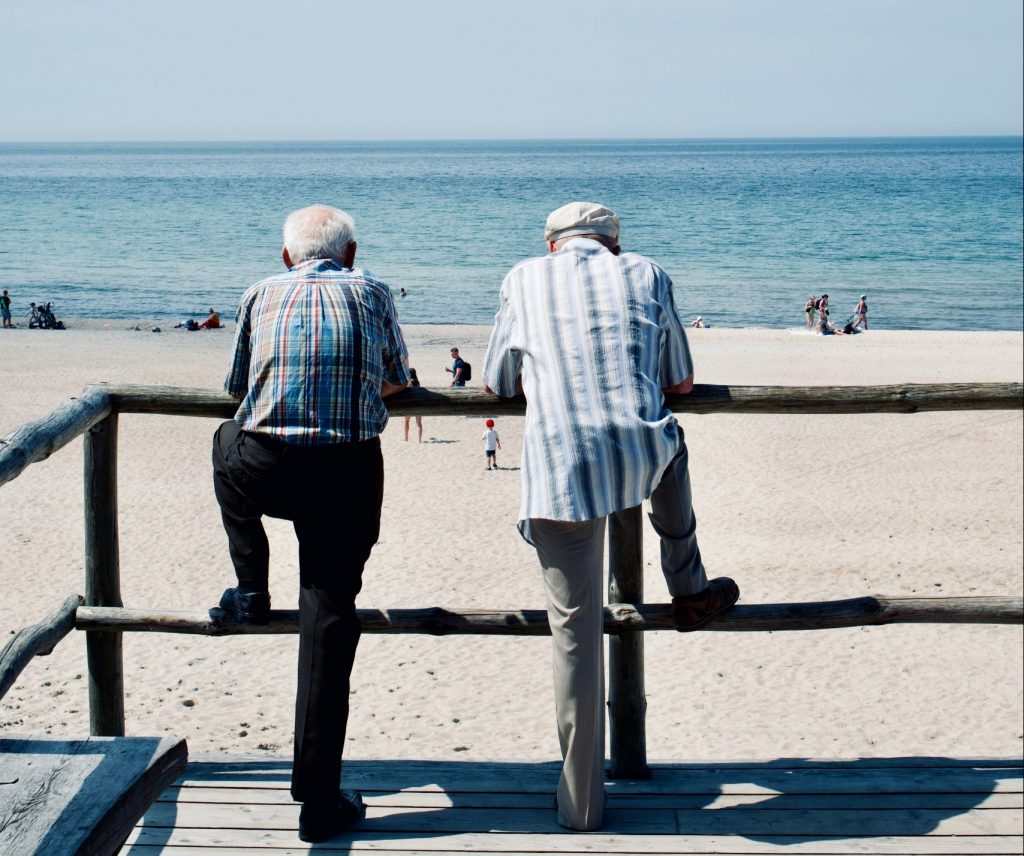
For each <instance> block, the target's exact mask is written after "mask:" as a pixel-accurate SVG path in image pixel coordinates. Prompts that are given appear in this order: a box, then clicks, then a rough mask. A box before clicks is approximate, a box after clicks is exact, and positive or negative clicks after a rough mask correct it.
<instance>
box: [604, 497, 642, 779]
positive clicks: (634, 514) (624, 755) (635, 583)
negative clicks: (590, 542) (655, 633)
mask: <svg viewBox="0 0 1024 856" xmlns="http://www.w3.org/2000/svg"><path fill="white" fill-rule="evenodd" d="M643 599H644V535H643V509H642V508H641V507H640V506H639V505H637V506H634V507H633V508H627V509H625V510H623V511H617V512H615V513H614V514H610V515H609V516H608V602H609V603H643ZM608 739H609V744H610V746H611V762H612V764H611V769H610V770H609V775H610V776H611V777H612V778H613V779H646V778H649V777H650V775H651V771H650V768H649V767H648V766H647V694H646V692H645V690H644V636H643V634H642V633H636V632H629V633H613V634H612V635H611V638H610V639H609V640H608Z"/></svg>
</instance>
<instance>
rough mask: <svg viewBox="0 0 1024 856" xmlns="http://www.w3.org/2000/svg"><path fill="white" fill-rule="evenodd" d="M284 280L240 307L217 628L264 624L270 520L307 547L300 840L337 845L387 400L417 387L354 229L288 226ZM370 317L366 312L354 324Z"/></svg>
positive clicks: (356, 798) (352, 811) (221, 482)
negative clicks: (229, 573)
mask: <svg viewBox="0 0 1024 856" xmlns="http://www.w3.org/2000/svg"><path fill="white" fill-rule="evenodd" d="M281 257H282V258H283V260H284V263H285V266H286V267H287V268H288V270H287V272H285V273H282V274H279V275H278V276H272V277H270V278H269V279H264V280H263V281H261V282H258V283H256V284H255V285H254V286H252V287H251V288H249V290H248V291H246V292H245V294H244V295H243V296H242V301H241V305H240V306H239V308H238V317H237V330H236V332H235V338H234V358H233V361H232V364H231V368H230V371H229V372H228V376H227V379H226V380H225V382H224V388H225V389H226V390H227V391H228V392H229V393H230V394H231V395H233V396H234V397H235V398H238V399H240V400H241V405H240V406H239V408H238V413H236V414H235V418H234V420H233V421H230V422H225V423H223V424H222V425H221V426H220V428H218V429H217V432H216V434H215V435H214V440H213V475H214V491H215V493H216V496H217V502H218V503H219V505H220V509H221V516H222V518H223V521H224V529H225V531H226V532H227V536H228V548H229V552H230V555H231V561H232V563H233V565H234V568H235V575H236V576H237V578H238V586H237V587H236V588H229V589H228V590H227V591H225V592H224V595H223V596H222V597H221V599H220V604H219V605H218V606H217V607H215V608H214V609H212V610H210V615H211V618H213V619H214V621H217V622H224V621H227V622H232V623H238V624H266V623H268V621H269V617H270V594H269V574H270V550H269V544H268V541H267V535H266V532H265V531H264V528H263V522H262V518H263V517H264V515H266V516H269V517H278V518H283V519H285V520H291V521H292V524H293V526H294V528H295V534H296V536H297V537H298V541H299V662H298V690H297V695H296V701H295V757H294V763H293V766H292V781H291V794H292V798H293V799H295V800H298V801H299V802H301V803H302V809H301V811H300V813H299V838H301V839H302V840H303V841H310V842H315V841H326V840H327V839H328V838H332V837H334V836H335V835H337V834H338V833H339V832H341V831H342V830H344V829H346V828H347V827H349V826H351V825H352V824H353V823H355V822H356V821H358V820H359V819H360V818H361V817H362V816H363V815H364V813H365V807H364V805H363V801H362V798H361V796H360V795H359V794H358V793H356V792H355V791H339V790H338V785H339V781H340V778H341V754H342V750H343V748H344V745H345V727H346V723H347V721H348V705H349V675H350V673H351V671H352V662H353V659H354V657H355V652H356V645H357V644H358V642H359V621H358V619H357V618H356V611H355V598H356V595H357V594H358V592H359V589H360V587H361V585H362V574H363V565H364V564H365V563H366V560H367V559H368V558H369V556H370V551H371V549H372V548H373V545H374V543H376V541H377V536H378V533H379V531H380V509H381V499H382V497H383V486H384V482H383V479H384V467H383V461H382V459H381V449H380V437H379V435H380V433H381V431H383V430H384V426H385V425H386V424H387V420H388V414H387V409H386V408H385V406H384V402H383V400H382V399H383V398H384V397H385V396H388V395H391V394H393V393H396V392H399V391H401V390H403V389H405V387H406V384H407V383H408V382H409V380H410V377H409V372H408V370H407V368H406V365H407V363H408V354H407V352H406V347H405V342H404V340H403V338H402V331H401V329H400V328H399V326H398V322H397V315H396V312H395V304H394V301H393V300H392V297H391V289H390V288H389V287H388V286H387V285H386V284H385V283H383V282H381V281H380V280H379V279H377V278H376V277H374V276H373V275H372V274H370V273H369V272H368V271H365V270H363V269H361V268H357V267H354V265H355V257H356V235H355V224H354V223H353V221H352V218H351V217H350V216H349V215H348V214H346V213H345V212H344V211H339V210H338V209H337V208H330V207H328V206H326V205H314V206H312V207H309V208H303V209H301V210H299V211H294V212H292V213H291V214H290V215H289V216H288V218H287V219H286V220H285V223H284V249H283V250H282V253H281ZM353 307H359V312H358V313H357V312H354V311H352V308H353Z"/></svg>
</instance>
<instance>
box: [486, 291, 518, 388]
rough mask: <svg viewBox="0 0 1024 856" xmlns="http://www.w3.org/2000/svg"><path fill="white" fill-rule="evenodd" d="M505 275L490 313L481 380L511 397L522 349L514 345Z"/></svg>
mask: <svg viewBox="0 0 1024 856" xmlns="http://www.w3.org/2000/svg"><path fill="white" fill-rule="evenodd" d="M509 289H510V285H509V279H508V277H506V278H505V282H504V283H502V286H501V296H500V304H499V306H498V312H497V314H496V315H495V316H494V329H492V330H491V340H490V342H489V343H488V345H487V353H486V355H485V356H484V383H486V384H487V386H489V387H490V388H491V389H493V390H494V391H495V392H496V393H497V394H498V395H500V396H503V397H505V398H511V397H512V396H514V395H515V394H516V379H517V378H518V377H519V373H520V372H521V371H522V369H523V353H522V351H520V350H519V349H518V348H516V347H514V345H513V341H514V335H515V330H516V318H515V310H514V309H513V306H512V303H511V301H510V300H509Z"/></svg>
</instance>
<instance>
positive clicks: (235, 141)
mask: <svg viewBox="0 0 1024 856" xmlns="http://www.w3.org/2000/svg"><path fill="white" fill-rule="evenodd" d="M850 140H857V141H862V142H863V141H872V140H877V141H886V140H893V141H896V140H934V141H946V140H1021V141H1024V130H1022V131H1020V132H1017V133H972V134H947V133H935V134H846V135H842V134H823V135H811V136H807V135H797V136H786V135H752V136H693V137H676V136H653V137H651V136H641V137H533V136H524V137H348V138H336V137H308V138H301V137H296V138H276V137H258V138H248V139H246V138H227V137H218V138H215V139H189V138H181V139H169V138H148V139H99V138H97V139H78V140H16V139H15V140H0V146H132V145H158V146H159V145H169V146H170V145H175V146H179V145H181V146H191V145H196V146H212V145H226V146H239V145H271V146H273V145H296V146H301V145H323V144H350V143H351V144H358V145H371V144H396V143H397V144H408V145H415V144H435V143H436V144H441V145H452V144H466V143H518V144H521V143H658V142H664V143H704V142H707V143H722V142H736V143H744V142H745V143H766V142H780V143H793V142H829V141H836V142H846V141H850Z"/></svg>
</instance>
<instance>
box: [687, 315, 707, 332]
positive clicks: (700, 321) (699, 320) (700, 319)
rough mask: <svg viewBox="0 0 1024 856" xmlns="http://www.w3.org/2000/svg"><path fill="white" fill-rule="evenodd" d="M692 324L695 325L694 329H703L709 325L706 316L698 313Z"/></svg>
mask: <svg viewBox="0 0 1024 856" xmlns="http://www.w3.org/2000/svg"><path fill="white" fill-rule="evenodd" d="M690 326H691V327H693V329H694V330H702V329H704V328H705V327H707V324H705V323H704V316H703V315H698V316H697V317H696V318H694V319H693V320H692V321H691V322H690Z"/></svg>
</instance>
